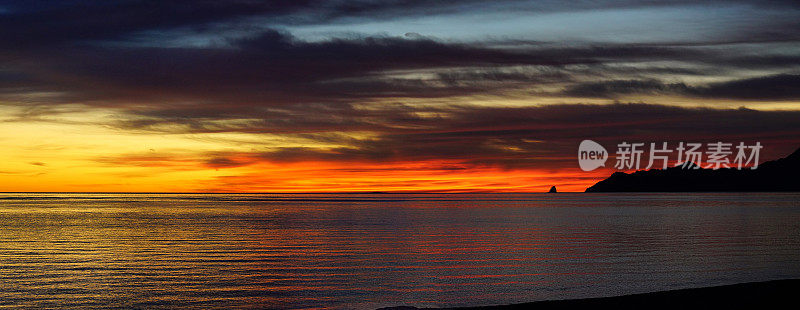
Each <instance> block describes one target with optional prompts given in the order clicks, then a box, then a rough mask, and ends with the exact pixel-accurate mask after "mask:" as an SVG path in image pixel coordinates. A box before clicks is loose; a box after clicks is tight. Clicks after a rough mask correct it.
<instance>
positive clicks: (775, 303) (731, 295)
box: [381, 279, 800, 310]
mask: <svg viewBox="0 0 800 310" xmlns="http://www.w3.org/2000/svg"><path fill="white" fill-rule="evenodd" d="M798 295H800V279H791V280H774V281H766V282H751V283H742V284H733V285H724V286H713V287H703V288H690V289H680V290H671V291H661V292H652V293H643V294H634V295H624V296H614V297H600V298H586V299H569V300H547V301H536V302H529V303H521V304H512V305H497V306H480V307H456V308H416V307H405V306H401V307H389V308H381V309H382V310H415V309H459V310H468V309H475V310H494V309H499V310H509V309H772V308H794V307H796V306H797V297H798ZM793 304H794V305H795V306H794V307H790V306H789V305H793Z"/></svg>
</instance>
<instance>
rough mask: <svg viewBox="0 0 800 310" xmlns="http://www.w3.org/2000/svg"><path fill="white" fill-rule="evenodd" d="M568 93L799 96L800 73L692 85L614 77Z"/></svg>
mask: <svg viewBox="0 0 800 310" xmlns="http://www.w3.org/2000/svg"><path fill="white" fill-rule="evenodd" d="M564 94H565V95H569V96H577V97H600V98H619V97H621V96H625V95H633V94H636V95H641V94H646V95H665V94H666V95H680V96H689V97H699V98H718V99H740V100H798V99H800V75H793V74H778V75H770V76H762V77H755V78H748V79H740V80H732V81H728V82H720V83H711V84H707V85H701V86H689V85H686V84H684V83H664V82H661V81H658V80H652V79H650V80H610V81H603V82H591V83H581V84H576V85H573V86H570V87H569V88H567V89H566V90H565V91H564Z"/></svg>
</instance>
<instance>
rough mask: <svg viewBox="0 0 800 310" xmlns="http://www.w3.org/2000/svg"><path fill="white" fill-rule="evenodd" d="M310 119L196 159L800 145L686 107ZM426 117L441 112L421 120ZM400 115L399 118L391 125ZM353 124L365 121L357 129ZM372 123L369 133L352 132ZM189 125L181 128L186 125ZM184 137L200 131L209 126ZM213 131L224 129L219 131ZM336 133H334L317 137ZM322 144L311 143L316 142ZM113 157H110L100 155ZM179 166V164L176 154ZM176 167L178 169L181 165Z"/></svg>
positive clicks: (728, 116) (350, 158) (782, 118)
mask: <svg viewBox="0 0 800 310" xmlns="http://www.w3.org/2000/svg"><path fill="white" fill-rule="evenodd" d="M352 112H353V113H355V114H353V115H351V116H344V115H338V117H353V118H354V119H356V120H355V123H356V124H360V125H355V126H354V125H352V124H349V123H348V122H328V123H309V122H303V120H302V118H303V116H302V115H298V116H295V118H291V117H290V118H287V119H285V120H284V123H282V124H281V125H276V126H263V127H255V126H250V125H248V126H242V127H235V126H234V127H229V128H225V130H224V131H225V132H229V133H238V132H244V133H252V132H253V130H256V128H257V130H260V131H259V132H260V133H280V134H282V135H286V136H295V137H303V138H305V139H308V140H309V141H312V143H309V146H306V147H297V146H287V147H282V146H279V145H278V146H276V145H271V146H264V147H261V148H259V149H260V150H258V151H252V152H227V153H219V152H213V153H208V154H205V155H202V156H195V157H192V159H191V161H193V162H194V164H191V165H188V166H195V167H198V169H206V168H213V169H225V168H232V167H243V166H248V165H255V164H258V163H281V164H287V163H298V162H328V163H349V164H357V163H372V164H382V163H385V164H388V163H395V164H400V163H408V162H436V161H440V162H447V163H448V165H450V166H451V167H460V168H459V169H462V168H463V169H468V168H476V167H483V168H486V167H490V168H498V169H540V170H547V169H552V170H559V169H569V168H574V167H575V164H576V163H575V156H574V153H575V151H576V148H577V145H578V144H579V143H580V141H582V140H584V139H591V140H594V141H597V142H600V143H601V144H603V145H606V146H613V145H616V144H618V143H620V142H622V141H628V142H645V143H650V142H670V143H677V142H680V141H683V142H704V143H709V142H718V141H722V142H730V143H737V142H747V143H754V142H755V141H759V142H761V143H762V144H764V145H765V146H766V147H765V150H764V153H763V156H762V157H763V158H776V157H780V156H783V155H785V154H788V153H790V152H791V151H793V150H794V149H796V148H797V146H798V145H800V138H798V137H800V123H798V122H797V119H798V117H800V111H755V110H749V109H708V108H682V107H674V106H665V105H653V104H611V105H596V104H563V105H547V106H538V107H518V108H515V107H502V108H501V107H481V108H478V107H470V106H449V107H438V108H411V107H407V106H396V107H386V108H385V109H384V110H382V111H373V112H372V113H374V114H371V116H370V123H369V124H368V123H367V122H358V120H357V118H358V116H357V115H358V114H357V112H355V111H352ZM420 113H422V114H439V115H441V116H438V117H424V116H419V115H420ZM398 118H403V119H405V120H404V122H403V124H406V125H408V124H415V125H416V126H404V127H396V126H392V124H394V123H396V122H397V119H398ZM359 126H364V127H363V128H361V127H359ZM365 128H368V129H369V130H370V131H371V132H372V135H370V136H369V137H361V138H360V137H357V136H349V135H348V134H347V133H348V132H353V131H359V132H360V131H362V130H364V129H365ZM185 129H186V128H185ZM186 130H187V131H185V132H184V133H203V132H207V131H206V129H205V128H202V127H201V128H194V129H186ZM215 130H221V129H220V128H215ZM320 132H338V133H340V134H339V135H321V134H319V133H320ZM315 139H318V140H316V142H318V143H313V141H315ZM148 156H150V157H152V158H150V160H144V159H143V158H141V157H137V156H127V157H126V158H125V159H123V160H120V161H113V162H114V163H117V164H122V165H124V164H125V162H130V163H133V164H136V165H153V164H164V163H169V164H170V165H173V164H172V163H171V162H172V161H171V160H170V159H169V158H168V157H162V156H160V155H152V154H151V155H148ZM103 160H104V162H109V161H108V159H103ZM175 162H182V161H181V160H180V157H178V160H176V161H175ZM180 168H184V167H183V166H182V165H181V166H180Z"/></svg>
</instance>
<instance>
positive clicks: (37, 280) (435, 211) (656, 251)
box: [0, 193, 800, 309]
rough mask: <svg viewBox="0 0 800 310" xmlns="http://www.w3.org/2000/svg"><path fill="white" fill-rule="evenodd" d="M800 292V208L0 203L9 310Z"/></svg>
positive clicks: (667, 202) (20, 199) (377, 200)
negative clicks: (744, 289)
mask: <svg viewBox="0 0 800 310" xmlns="http://www.w3.org/2000/svg"><path fill="white" fill-rule="evenodd" d="M784 278H800V194H797V193H789V194H787V193H749V194H464V195H436V194H419V195H380V194H375V195H330V194H319V195H198V194H186V195H177V194H169V195H153V194H13V193H6V194H0V307H3V306H5V307H8V306H14V307H19V308H33V307H55V308H69V307H87V306H96V307H103V308H106V307H121V308H131V307H134V308H136V307H138V308H198V307H203V308H208V307H216V308H236V307H242V308H310V307H315V308H316V307H323V308H357V309H371V308H376V307H381V306H396V305H414V306H465V305H489V304H505V303H515V302H526V301H535V300H543V299H565V298H580V297H596V296H610V295H620V294H631V293H640V292H649V291H659V290H667V289H678V288H689V287H701V286H710V285H720V284H731V283H740V282H750V281H763V280H771V279H784Z"/></svg>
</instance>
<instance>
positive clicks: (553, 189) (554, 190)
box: [548, 186, 558, 193]
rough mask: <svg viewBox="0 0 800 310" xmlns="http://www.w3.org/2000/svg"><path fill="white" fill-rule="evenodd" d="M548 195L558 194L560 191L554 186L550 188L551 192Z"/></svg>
mask: <svg viewBox="0 0 800 310" xmlns="http://www.w3.org/2000/svg"><path fill="white" fill-rule="evenodd" d="M548 193H558V191H557V190H556V187H555V186H553V187H550V191H549V192H548Z"/></svg>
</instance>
